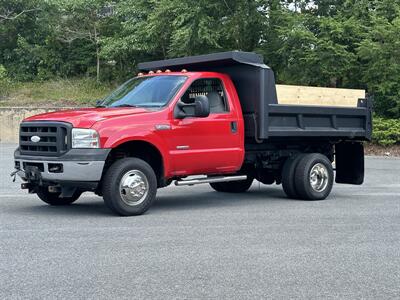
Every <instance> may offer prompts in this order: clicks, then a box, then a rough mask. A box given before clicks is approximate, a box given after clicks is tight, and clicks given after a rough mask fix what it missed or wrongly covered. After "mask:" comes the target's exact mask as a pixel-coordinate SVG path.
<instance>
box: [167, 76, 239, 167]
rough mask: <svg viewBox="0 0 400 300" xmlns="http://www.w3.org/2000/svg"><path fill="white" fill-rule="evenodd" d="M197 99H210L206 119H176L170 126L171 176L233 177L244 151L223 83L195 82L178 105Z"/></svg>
mask: <svg viewBox="0 0 400 300" xmlns="http://www.w3.org/2000/svg"><path fill="white" fill-rule="evenodd" d="M199 95H205V96H207V97H208V98H209V102H210V115H209V116H208V117H205V118H197V117H187V118H184V119H177V118H175V119H174V120H173V121H172V122H171V125H172V128H171V129H172V135H171V137H170V139H169V147H170V157H171V165H172V169H173V174H174V175H195V174H213V173H215V174H217V173H218V174H219V173H233V172H235V171H237V170H238V168H240V166H241V163H242V151H243V150H242V149H241V147H240V145H241V141H240V135H239V134H238V130H237V125H238V124H237V116H236V115H235V114H234V113H233V112H232V111H231V110H230V109H229V107H230V106H231V102H230V101H229V98H228V97H227V95H226V93H225V88H224V86H223V83H222V80H221V79H220V78H201V79H198V80H196V81H194V82H193V83H192V84H191V86H190V87H189V88H188V90H187V91H186V92H185V94H184V95H183V96H182V98H181V101H183V102H185V103H193V102H194V99H195V97H196V96H199ZM187 109H193V108H187ZM187 112H188V111H187Z"/></svg>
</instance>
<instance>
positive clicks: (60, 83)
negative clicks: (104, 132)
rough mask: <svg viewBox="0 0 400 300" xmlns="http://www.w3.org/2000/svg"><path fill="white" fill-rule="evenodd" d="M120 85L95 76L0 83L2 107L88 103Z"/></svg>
mask: <svg viewBox="0 0 400 300" xmlns="http://www.w3.org/2000/svg"><path fill="white" fill-rule="evenodd" d="M116 86H117V85H116V84H111V83H101V84H99V83H97V82H96V81H95V80H94V79H92V78H73V79H55V80H49V81H43V82H40V81H37V82H11V83H10V82H9V83H7V84H0V106H3V107H4V106H28V107H29V106H35V107H37V106H45V107H49V106H87V105H93V104H94V103H95V102H96V100H98V99H102V98H104V97H105V96H106V95H108V94H109V93H110V92H111V91H112V90H113V89H115V87H116Z"/></svg>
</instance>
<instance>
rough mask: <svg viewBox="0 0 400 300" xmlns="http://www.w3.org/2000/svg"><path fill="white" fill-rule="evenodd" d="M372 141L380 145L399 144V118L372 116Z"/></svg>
mask: <svg viewBox="0 0 400 300" xmlns="http://www.w3.org/2000/svg"><path fill="white" fill-rule="evenodd" d="M373 124H374V126H373V127H374V128H373V132H372V142H373V143H374V144H378V145H382V146H390V145H395V144H400V119H384V118H380V117H374V119H373Z"/></svg>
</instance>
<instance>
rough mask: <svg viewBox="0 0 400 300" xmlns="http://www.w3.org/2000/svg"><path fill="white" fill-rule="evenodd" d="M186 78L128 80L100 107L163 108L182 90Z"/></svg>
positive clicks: (163, 76) (164, 77) (166, 77)
mask: <svg viewBox="0 0 400 300" xmlns="http://www.w3.org/2000/svg"><path fill="white" fill-rule="evenodd" d="M186 79H187V77H186V76H178V75H177V76H174V75H158V76H149V77H147V76H146V77H136V78H133V79H130V80H128V81H127V82H125V83H124V84H123V85H121V86H120V87H119V88H117V89H116V90H115V91H114V92H112V93H111V94H110V95H109V96H107V97H106V98H104V100H103V101H102V102H101V103H100V104H99V105H98V106H99V107H163V106H165V105H166V104H167V103H168V102H169V101H170V100H171V99H172V98H173V97H174V96H175V94H176V92H177V91H178V90H179V89H180V88H181V86H182V85H183V83H184V82H185V81H186Z"/></svg>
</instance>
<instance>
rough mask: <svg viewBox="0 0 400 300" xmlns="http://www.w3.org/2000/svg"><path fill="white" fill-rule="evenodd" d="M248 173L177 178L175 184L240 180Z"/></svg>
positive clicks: (245, 177) (244, 178)
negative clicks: (186, 178) (187, 178)
mask: <svg viewBox="0 0 400 300" xmlns="http://www.w3.org/2000/svg"><path fill="white" fill-rule="evenodd" d="M246 179H247V175H237V176H214V177H207V178H199V179H189V180H175V185H177V186H182V185H195V184H202V183H216V182H229V181H239V180H246Z"/></svg>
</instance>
